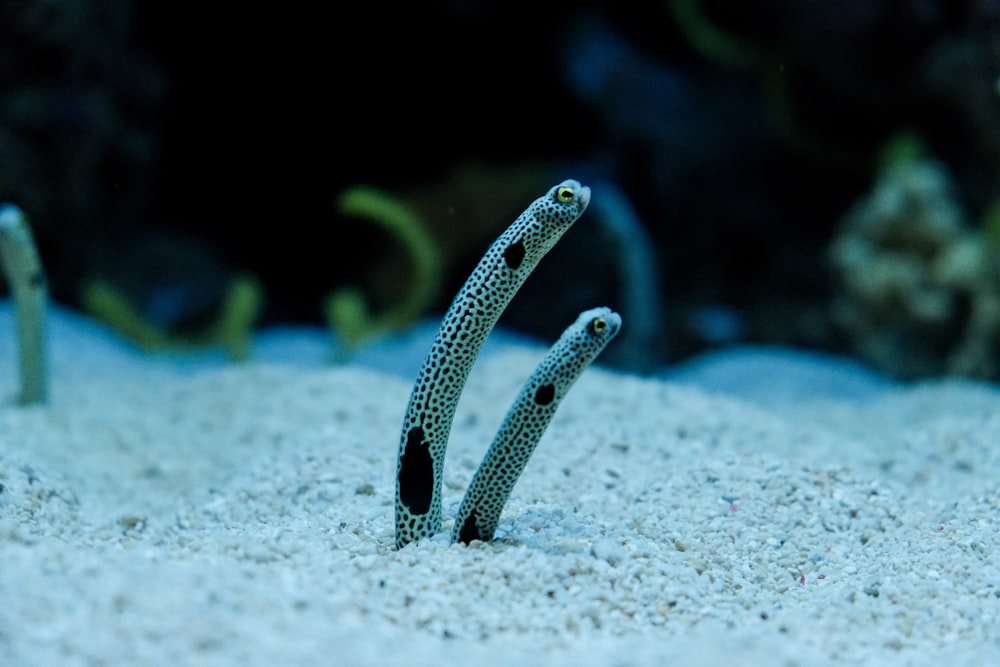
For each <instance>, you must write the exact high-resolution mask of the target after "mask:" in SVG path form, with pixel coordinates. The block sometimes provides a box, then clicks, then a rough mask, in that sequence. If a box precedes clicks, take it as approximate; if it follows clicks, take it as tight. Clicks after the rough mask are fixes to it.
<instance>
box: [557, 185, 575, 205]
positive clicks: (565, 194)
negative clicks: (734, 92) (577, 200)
mask: <svg viewBox="0 0 1000 667" xmlns="http://www.w3.org/2000/svg"><path fill="white" fill-rule="evenodd" d="M556 197H557V198H558V199H559V201H561V202H562V203H564V204H568V203H569V202H571V201H573V198H574V197H575V195H574V194H573V188H559V189H558V190H556Z"/></svg>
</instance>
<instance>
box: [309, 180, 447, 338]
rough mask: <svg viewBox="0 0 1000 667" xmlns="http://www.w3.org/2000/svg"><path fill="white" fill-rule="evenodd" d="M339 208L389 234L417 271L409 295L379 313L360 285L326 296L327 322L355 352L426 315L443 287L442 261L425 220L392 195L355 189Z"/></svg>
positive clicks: (344, 195) (341, 200)
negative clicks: (365, 344) (367, 343)
mask: <svg viewBox="0 0 1000 667" xmlns="http://www.w3.org/2000/svg"><path fill="white" fill-rule="evenodd" d="M336 209H337V211H338V212H339V213H341V214H343V215H347V216H354V217H358V218H362V219H364V220H368V221H370V222H372V223H374V224H376V225H378V226H380V227H382V228H383V229H385V230H386V231H387V232H389V234H390V235H391V236H392V237H393V238H394V239H396V240H397V241H398V242H399V243H400V244H401V245H402V246H403V248H404V249H405V250H406V252H407V255H408V257H409V260H410V264H411V266H412V271H413V273H412V279H411V281H410V288H409V291H408V292H407V293H406V294H405V295H404V297H403V298H402V299H400V300H399V301H398V302H397V303H395V304H394V305H393V306H392V307H390V308H388V309H387V310H385V311H382V312H379V313H373V312H372V310H371V307H370V306H369V303H368V300H367V299H366V298H365V295H364V293H363V292H362V291H361V290H360V289H358V288H356V287H342V288H339V289H337V290H335V291H334V292H332V293H331V294H330V295H329V296H328V297H327V298H326V300H325V301H324V304H323V312H324V315H325V317H326V321H327V323H328V325H329V326H330V327H331V329H333V330H334V331H335V332H336V333H337V334H338V335H339V339H340V346H341V347H342V348H343V349H344V350H350V349H353V348H355V347H357V346H358V345H359V344H361V343H363V342H365V341H368V340H371V339H373V338H375V337H377V336H379V335H383V334H386V333H389V332H392V331H399V330H401V329H404V328H406V327H407V326H409V325H410V324H412V323H413V322H415V321H416V320H417V319H418V318H419V317H420V316H421V315H423V314H424V312H426V310H427V309H428V308H429V307H430V306H431V304H432V303H433V302H434V299H435V298H436V296H437V294H438V290H439V288H440V284H441V257H440V253H439V251H438V247H437V244H436V243H435V241H434V238H433V237H432V236H431V235H430V233H429V232H428V231H427V228H426V226H425V225H424V224H423V221H421V219H420V217H419V216H418V215H417V214H416V213H414V212H413V211H412V210H410V208H409V207H408V206H407V205H406V204H405V203H404V202H403V201H402V200H400V199H398V198H397V197H395V196H394V195H392V194H390V193H388V192H385V191H382V190H379V189H377V188H372V187H367V186H355V187H352V188H349V189H348V190H346V191H344V192H343V193H342V194H341V195H340V197H339V198H338V199H337V202H336Z"/></svg>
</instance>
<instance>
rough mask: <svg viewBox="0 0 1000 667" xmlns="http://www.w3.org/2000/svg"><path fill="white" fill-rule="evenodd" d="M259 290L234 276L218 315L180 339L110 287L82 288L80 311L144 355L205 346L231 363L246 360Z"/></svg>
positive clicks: (98, 282) (99, 282)
mask: <svg viewBox="0 0 1000 667" xmlns="http://www.w3.org/2000/svg"><path fill="white" fill-rule="evenodd" d="M263 294H264V293H263V288H262V287H261V286H260V283H259V282H258V281H257V279H256V278H254V277H252V276H249V275H242V274H241V275H237V276H235V277H233V279H232V280H231V281H230V283H229V287H228V289H227V291H226V297H225V300H224V301H223V304H222V307H221V308H220V310H219V315H218V317H217V318H216V319H215V321H214V322H212V323H211V324H210V325H209V326H208V327H207V328H206V329H205V330H204V331H203V332H201V333H200V334H197V335H189V336H181V335H177V334H173V333H171V332H169V331H167V330H166V329H164V328H162V327H159V326H157V325H155V324H153V323H152V322H150V321H149V320H148V319H146V318H145V317H143V316H142V314H141V313H140V312H139V311H138V310H137V309H136V307H135V306H134V305H133V304H132V302H131V301H130V300H129V299H128V297H126V296H125V295H124V294H123V293H122V292H121V291H120V290H118V289H117V288H116V287H115V286H114V285H112V284H111V283H108V282H106V281H103V280H92V281H91V282H89V283H88V284H87V285H85V286H84V288H83V291H82V293H81V302H82V304H83V307H84V310H86V311H87V312H88V313H90V315H91V316H93V317H95V318H97V319H98V320H101V321H102V322H104V323H105V324H107V325H109V326H110V327H112V328H113V329H115V330H116V331H118V332H119V333H120V334H122V335H123V336H125V338H127V339H128V340H129V341H131V342H132V343H134V344H136V345H138V346H139V347H140V348H142V349H143V350H145V351H147V352H173V351H188V350H192V349H196V348H198V347H203V346H205V345H219V346H221V347H222V348H223V349H224V350H225V351H226V353H227V354H228V355H229V356H230V357H231V358H232V359H234V360H237V361H241V360H244V359H247V358H248V357H249V356H250V352H251V349H250V348H251V343H252V340H253V333H254V325H255V323H256V321H257V317H258V315H259V314H260V311H261V308H262V306H263V301H264V295H263Z"/></svg>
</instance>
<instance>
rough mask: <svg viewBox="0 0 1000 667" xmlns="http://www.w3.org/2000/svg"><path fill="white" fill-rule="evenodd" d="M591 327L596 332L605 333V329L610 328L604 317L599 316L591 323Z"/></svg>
mask: <svg viewBox="0 0 1000 667" xmlns="http://www.w3.org/2000/svg"><path fill="white" fill-rule="evenodd" d="M590 327H591V328H592V329H593V330H594V333H597V334H599V333H604V330H605V329H607V328H608V323H607V322H606V321H605V320H604V318H603V317H598V318H597V319H596V320H594V321H593V322H591V323H590Z"/></svg>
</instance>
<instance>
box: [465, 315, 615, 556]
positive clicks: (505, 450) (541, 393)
mask: <svg viewBox="0 0 1000 667" xmlns="http://www.w3.org/2000/svg"><path fill="white" fill-rule="evenodd" d="M620 327H621V317H620V316H619V315H618V313H615V312H613V311H612V310H611V309H610V308H593V309H591V310H587V311H585V312H583V313H581V314H580V316H579V317H578V318H577V319H576V321H575V322H574V323H573V324H571V325H570V326H569V327H568V328H567V329H566V331H564V332H563V334H562V336H560V337H559V340H557V341H556V343H555V344H554V345H553V346H552V347H551V348H550V349H549V351H548V353H547V354H546V355H545V356H544V357H543V358H542V361H541V362H540V363H539V365H538V367H537V368H536V369H535V372H534V373H533V374H532V375H531V377H530V378H529V379H528V381H527V383H526V384H525V385H524V388H523V389H521V393H520V394H519V395H518V397H517V400H516V401H515V402H514V404H513V405H512V406H511V408H510V411H509V412H508V413H507V416H506V418H505V419H504V422H503V426H502V427H501V428H500V431H499V432H498V433H497V435H496V438H495V439H494V440H493V444H492V445H490V448H489V451H487V453H486V457H485V458H484V459H483V462H482V464H480V466H479V469H478V470H477V471H476V474H475V476H474V477H473V478H472V483H471V484H470V485H469V490H468V491H467V492H466V494H465V499H464V500H463V501H462V505H461V507H460V508H459V510H458V516H457V517H456V519H455V527H454V528H453V529H452V533H451V541H452V542H463V543H466V544H468V543H469V542H471V541H472V540H483V541H489V540H492V539H493V535H494V533H495V532H496V528H497V524H498V523H499V522H500V513H501V512H502V511H503V508H504V506H505V505H506V504H507V499H508V498H509V497H510V492H511V490H512V489H513V488H514V484H515V483H517V480H518V478H519V477H520V476H521V473H522V472H524V467H525V466H526V465H527V463H528V459H529V458H530V457H531V455H532V453H533V452H534V451H535V447H537V446H538V441H539V440H540V439H541V437H542V434H543V433H544V432H545V429H546V428H547V427H548V425H549V422H550V421H551V420H552V417H553V415H555V413H556V410H557V409H558V407H559V403H560V402H561V401H562V399H563V398H564V397H565V396H566V394H567V392H569V389H570V387H571V386H573V383H574V382H576V380H577V378H579V377H580V374H581V373H583V371H584V369H586V368H587V366H589V365H590V363H591V362H592V361H593V360H594V359H595V358H596V357H597V355H598V354H600V353H601V351H602V350H603V349H604V347H605V346H606V345H607V344H608V342H609V341H610V340H611V339H612V338H614V337H615V335H617V333H618V330H619V328H620Z"/></svg>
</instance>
